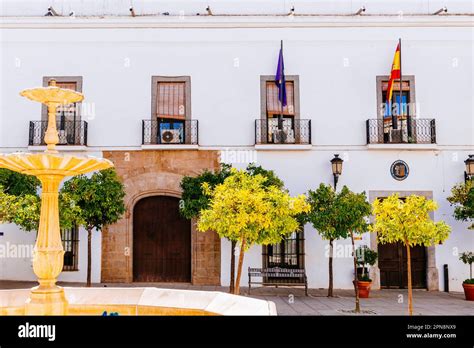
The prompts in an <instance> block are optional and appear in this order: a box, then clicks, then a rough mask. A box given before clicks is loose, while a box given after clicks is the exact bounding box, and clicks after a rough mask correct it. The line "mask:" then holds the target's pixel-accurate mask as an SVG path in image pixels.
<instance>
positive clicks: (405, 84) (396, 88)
mask: <svg viewBox="0 0 474 348" xmlns="http://www.w3.org/2000/svg"><path fill="white" fill-rule="evenodd" d="M387 88H388V81H382V91H384V92H385V91H387ZM409 90H410V81H403V82H402V91H409ZM398 91H400V82H398V81H394V82H393V93H394V94H395V93H396V92H398Z"/></svg>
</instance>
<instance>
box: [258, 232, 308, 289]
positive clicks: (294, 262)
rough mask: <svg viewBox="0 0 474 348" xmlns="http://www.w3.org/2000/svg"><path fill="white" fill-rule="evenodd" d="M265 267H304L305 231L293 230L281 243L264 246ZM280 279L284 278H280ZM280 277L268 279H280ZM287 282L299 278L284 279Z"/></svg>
mask: <svg viewBox="0 0 474 348" xmlns="http://www.w3.org/2000/svg"><path fill="white" fill-rule="evenodd" d="M262 256H263V267H264V268H272V267H280V268H294V269H304V232H303V231H301V232H293V233H292V234H290V235H289V236H288V237H286V238H284V239H283V240H282V241H281V242H280V243H278V244H273V245H266V246H263V252H262ZM279 279H280V280H281V279H282V278H279ZM279 279H273V278H271V279H267V280H271V281H272V282H273V281H278V280H279ZM283 280H284V281H285V282H288V281H291V280H294V281H295V282H297V281H299V280H298V279H297V278H293V279H291V278H289V279H283Z"/></svg>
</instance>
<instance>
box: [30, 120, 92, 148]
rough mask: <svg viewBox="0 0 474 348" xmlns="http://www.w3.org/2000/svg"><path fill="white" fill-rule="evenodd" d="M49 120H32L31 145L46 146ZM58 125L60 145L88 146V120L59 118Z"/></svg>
mask: <svg viewBox="0 0 474 348" xmlns="http://www.w3.org/2000/svg"><path fill="white" fill-rule="evenodd" d="M47 127H48V122H47V121H30V132H29V141H28V145H29V146H46V143H45V142H44V134H45V132H46V129H47ZM56 127H57V130H58V135H59V143H58V144H57V145H58V146H69V147H73V146H74V147H77V146H87V122H86V121H67V120H62V121H61V120H58V121H57V122H56Z"/></svg>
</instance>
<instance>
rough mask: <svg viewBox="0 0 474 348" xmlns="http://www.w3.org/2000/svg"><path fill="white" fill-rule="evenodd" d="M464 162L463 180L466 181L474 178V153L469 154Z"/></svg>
mask: <svg viewBox="0 0 474 348" xmlns="http://www.w3.org/2000/svg"><path fill="white" fill-rule="evenodd" d="M464 163H465V164H466V170H465V172H464V181H465V182H467V181H468V180H471V179H473V178H474V155H469V157H468V158H467V160H465V161H464Z"/></svg>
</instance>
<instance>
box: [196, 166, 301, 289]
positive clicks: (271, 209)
mask: <svg viewBox="0 0 474 348" xmlns="http://www.w3.org/2000/svg"><path fill="white" fill-rule="evenodd" d="M266 180H268V179H267V178H265V177H264V176H262V175H261V174H257V175H251V174H249V173H247V172H246V171H238V170H236V169H232V174H231V175H230V176H229V177H228V178H226V179H225V180H224V182H223V183H222V184H219V185H217V186H215V187H214V188H211V187H210V186H209V185H208V184H207V183H204V184H203V189H204V192H205V193H206V194H207V195H208V196H209V197H210V202H209V206H208V208H207V209H204V210H202V211H201V213H200V216H199V220H198V224H197V228H198V230H199V231H202V232H204V231H207V230H213V231H216V232H217V234H218V235H219V236H220V237H221V238H222V237H224V238H227V239H230V240H238V241H239V244H240V254H239V261H238V266H237V279H236V284H235V290H234V293H235V294H239V292H240V278H241V275H242V265H243V261H244V255H245V252H246V251H247V250H248V249H249V248H250V247H251V246H252V245H254V244H262V245H267V244H276V243H279V242H280V241H281V240H282V238H283V237H285V236H286V235H289V234H291V233H292V232H294V231H296V230H298V228H299V226H300V224H299V222H298V220H297V216H298V215H299V214H301V213H305V212H308V211H309V209H310V207H309V204H308V203H306V197H305V196H304V195H300V196H297V197H294V198H293V197H291V196H290V195H289V194H288V193H287V192H286V191H285V190H283V189H281V188H278V187H276V186H273V185H270V186H268V185H265V182H266Z"/></svg>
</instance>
